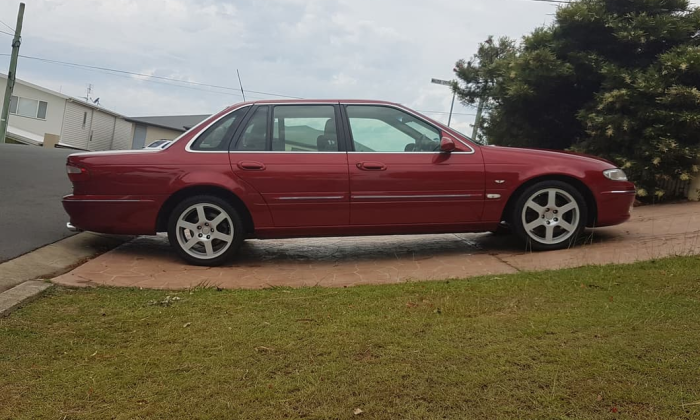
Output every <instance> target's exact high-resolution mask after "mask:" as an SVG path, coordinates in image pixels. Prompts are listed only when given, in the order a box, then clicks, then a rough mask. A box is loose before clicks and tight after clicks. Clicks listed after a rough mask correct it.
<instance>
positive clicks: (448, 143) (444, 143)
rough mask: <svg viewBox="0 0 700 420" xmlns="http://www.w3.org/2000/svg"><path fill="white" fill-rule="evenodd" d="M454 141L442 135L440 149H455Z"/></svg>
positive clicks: (448, 150) (445, 150)
mask: <svg viewBox="0 0 700 420" xmlns="http://www.w3.org/2000/svg"><path fill="white" fill-rule="evenodd" d="M455 149H456V147H455V142H454V141H453V140H452V139H451V138H448V137H443V138H442V140H440V151H441V152H443V153H450V152H452V151H453V150H455Z"/></svg>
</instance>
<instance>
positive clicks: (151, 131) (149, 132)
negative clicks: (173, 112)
mask: <svg viewBox="0 0 700 420" xmlns="http://www.w3.org/2000/svg"><path fill="white" fill-rule="evenodd" d="M182 133H183V132H182V131H177V130H169V129H167V128H162V127H156V126H154V125H149V126H147V129H146V146H148V145H149V144H151V143H153V142H154V141H156V140H174V139H176V138H178V137H179V136H180V135H181V134H182Z"/></svg>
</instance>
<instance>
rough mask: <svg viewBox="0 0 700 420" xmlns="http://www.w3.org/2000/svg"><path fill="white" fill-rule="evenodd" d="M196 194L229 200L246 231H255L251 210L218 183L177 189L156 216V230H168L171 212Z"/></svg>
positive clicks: (250, 232)
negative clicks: (217, 184)
mask: <svg viewBox="0 0 700 420" xmlns="http://www.w3.org/2000/svg"><path fill="white" fill-rule="evenodd" d="M195 195H213V196H216V197H219V198H222V199H224V200H226V201H228V202H229V203H231V205H232V206H233V207H234V208H235V209H236V211H238V213H239V214H240V216H241V219H242V221H243V226H244V227H245V230H246V233H247V234H252V233H253V232H254V231H255V224H254V222H253V216H252V215H251V213H250V210H248V207H247V206H246V205H245V203H244V202H243V200H241V199H240V197H238V196H237V195H236V194H234V193H233V192H231V191H230V190H228V189H226V188H223V187H219V186H216V185H193V186H189V187H185V188H183V189H181V190H178V191H176V192H175V193H173V194H172V195H171V196H170V197H168V199H167V200H165V202H164V203H163V205H162V206H161V207H160V210H159V211H158V217H157V218H156V232H167V230H168V219H169V218H170V213H172V211H173V209H175V206H177V204H178V203H179V202H181V201H182V200H184V199H185V198H187V197H193V196H195Z"/></svg>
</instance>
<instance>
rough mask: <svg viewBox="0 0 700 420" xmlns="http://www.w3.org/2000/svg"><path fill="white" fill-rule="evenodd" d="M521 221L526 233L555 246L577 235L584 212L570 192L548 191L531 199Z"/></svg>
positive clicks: (543, 191)
mask: <svg viewBox="0 0 700 420" xmlns="http://www.w3.org/2000/svg"><path fill="white" fill-rule="evenodd" d="M521 217H522V223H523V227H524V228H525V233H526V234H527V235H528V236H529V237H530V238H531V239H532V240H535V241H537V242H539V243H542V244H546V245H555V244H560V243H562V242H563V241H566V240H568V239H570V238H571V237H572V236H573V235H574V234H575V233H576V231H577V229H578V225H579V219H580V217H581V210H580V209H579V205H578V203H577V202H576V199H574V197H573V196H572V195H571V194H569V193H568V192H566V191H564V190H562V189H559V188H545V189H541V190H539V191H537V192H535V193H534V194H532V195H531V196H530V197H529V198H528V200H527V201H526V202H525V205H524V206H523V210H522V215H521Z"/></svg>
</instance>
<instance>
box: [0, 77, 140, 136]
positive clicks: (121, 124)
mask: <svg viewBox="0 0 700 420" xmlns="http://www.w3.org/2000/svg"><path fill="white" fill-rule="evenodd" d="M6 84H7V75H4V74H0V98H1V97H4V95H5V88H6ZM0 106H1V105H0ZM47 134H49V135H54V136H58V144H59V145H61V146H65V147H72V148H76V149H83V150H120V149H131V148H132V144H133V138H134V125H133V124H132V123H131V122H129V121H127V120H126V117H124V116H123V115H120V114H118V113H116V112H113V111H110V110H107V109H105V108H102V107H100V106H97V105H94V104H92V103H90V102H85V101H84V100H81V99H77V98H73V97H70V96H67V95H64V94H62V93H59V92H55V91H53V90H50V89H46V88H44V87H41V86H37V85H34V84H32V83H29V82H25V81H23V80H19V79H17V80H16V81H15V88H14V90H13V92H12V100H11V101H10V118H9V124H8V128H7V138H8V139H9V140H11V141H15V142H18V143H24V144H32V145H41V144H43V142H44V137H45V135H47Z"/></svg>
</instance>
